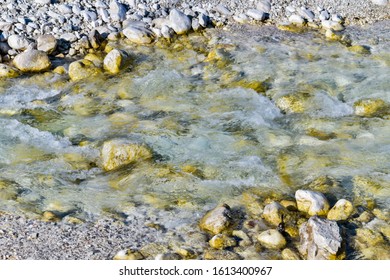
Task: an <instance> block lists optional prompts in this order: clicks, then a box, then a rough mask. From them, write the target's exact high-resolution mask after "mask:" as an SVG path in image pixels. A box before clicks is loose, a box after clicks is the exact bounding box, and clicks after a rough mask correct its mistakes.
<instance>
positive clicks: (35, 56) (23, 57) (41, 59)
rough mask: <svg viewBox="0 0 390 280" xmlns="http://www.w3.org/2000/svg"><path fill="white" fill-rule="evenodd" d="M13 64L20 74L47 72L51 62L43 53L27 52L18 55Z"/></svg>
mask: <svg viewBox="0 0 390 280" xmlns="http://www.w3.org/2000/svg"><path fill="white" fill-rule="evenodd" d="M13 64H14V65H15V67H16V68H18V69H19V70H20V71H22V72H43V71H46V70H49V68H50V66H51V62H50V59H49V57H48V56H47V54H46V53H45V52H43V51H37V50H29V51H25V52H23V53H20V54H18V55H17V56H16V57H15V58H14V60H13Z"/></svg>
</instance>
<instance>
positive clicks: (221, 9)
mask: <svg viewBox="0 0 390 280" xmlns="http://www.w3.org/2000/svg"><path fill="white" fill-rule="evenodd" d="M215 11H217V12H218V13H220V14H221V15H225V16H230V15H232V12H231V11H230V10H229V9H228V8H227V7H226V6H225V5H222V4H218V5H217V6H216V7H215Z"/></svg>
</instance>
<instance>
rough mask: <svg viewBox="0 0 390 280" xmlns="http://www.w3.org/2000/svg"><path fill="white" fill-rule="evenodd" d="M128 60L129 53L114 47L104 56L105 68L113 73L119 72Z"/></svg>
mask: <svg viewBox="0 0 390 280" xmlns="http://www.w3.org/2000/svg"><path fill="white" fill-rule="evenodd" d="M128 61H129V55H128V54H127V53H126V52H125V51H122V50H118V49H113V50H112V51H110V52H109V53H108V54H107V55H106V57H105V58H104V61H103V68H104V70H106V71H108V72H110V73H111V74H117V73H119V71H120V70H121V69H122V68H124V67H125V66H126V64H127V62H128Z"/></svg>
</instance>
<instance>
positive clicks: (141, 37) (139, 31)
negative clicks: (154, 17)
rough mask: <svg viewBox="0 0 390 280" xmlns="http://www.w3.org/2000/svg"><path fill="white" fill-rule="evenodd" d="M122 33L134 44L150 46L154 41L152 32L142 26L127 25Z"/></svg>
mask: <svg viewBox="0 0 390 280" xmlns="http://www.w3.org/2000/svg"><path fill="white" fill-rule="evenodd" d="M122 33H123V35H125V36H126V38H127V39H129V40H130V41H131V42H133V43H136V44H150V43H152V42H153V40H154V34H153V32H152V31H150V30H149V29H147V28H146V27H143V26H138V25H129V26H127V27H126V28H125V29H123V31H122Z"/></svg>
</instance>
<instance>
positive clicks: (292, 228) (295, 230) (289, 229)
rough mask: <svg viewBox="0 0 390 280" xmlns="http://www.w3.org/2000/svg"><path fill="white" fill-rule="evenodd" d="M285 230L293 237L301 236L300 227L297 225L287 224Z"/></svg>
mask: <svg viewBox="0 0 390 280" xmlns="http://www.w3.org/2000/svg"><path fill="white" fill-rule="evenodd" d="M284 231H285V232H287V233H288V235H290V236H291V237H292V238H298V237H299V229H298V228H297V227H296V226H286V228H285V230H284Z"/></svg>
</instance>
